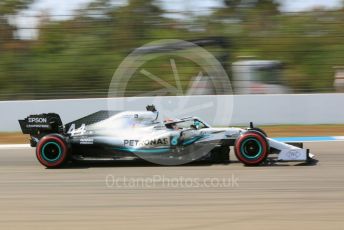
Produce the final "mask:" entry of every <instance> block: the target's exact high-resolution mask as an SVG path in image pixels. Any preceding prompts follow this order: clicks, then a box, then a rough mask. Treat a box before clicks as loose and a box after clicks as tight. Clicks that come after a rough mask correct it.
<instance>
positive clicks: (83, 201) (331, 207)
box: [0, 142, 344, 230]
mask: <svg viewBox="0 0 344 230" xmlns="http://www.w3.org/2000/svg"><path fill="white" fill-rule="evenodd" d="M306 147H309V148H311V149H312V150H313V151H312V152H313V153H314V154H316V156H317V159H318V160H319V162H318V164H317V165H313V166H297V165H295V164H286V165H280V166H261V167H244V166H243V165H241V164H240V163H238V162H234V163H231V164H229V165H207V164H199V165H188V166H178V167H175V166H173V167H163V166H153V165H150V164H128V163H116V164H111V165H108V164H106V165H81V166H78V167H73V168H65V169H58V170H51V169H50V170H49V169H45V168H44V167H42V166H41V165H40V164H39V163H38V162H37V160H36V159H35V156H34V151H33V150H32V149H30V150H25V149H11V150H4V149H2V150H0V229H171V230H173V229H226V230H228V229H264V230H266V229H306V228H308V229H312V230H314V229H344V151H343V150H344V142H331V143H309V144H306ZM233 159H234V157H233ZM163 177H164V179H163ZM106 178H107V179H108V180H107V181H106ZM153 178H154V183H152V179H153ZM214 178H215V179H214ZM210 180H212V183H211V182H210ZM220 180H225V181H226V182H225V183H224V181H222V182H221V181H220ZM230 180H232V181H231V183H229V181H230ZM106 182H107V183H106Z"/></svg>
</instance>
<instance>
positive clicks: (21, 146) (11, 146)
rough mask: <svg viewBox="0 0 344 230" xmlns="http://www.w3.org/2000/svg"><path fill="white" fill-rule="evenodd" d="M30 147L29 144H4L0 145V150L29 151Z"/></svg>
mask: <svg viewBox="0 0 344 230" xmlns="http://www.w3.org/2000/svg"><path fill="white" fill-rule="evenodd" d="M29 148H31V146H30V145H29V144H6V145H0V149H29Z"/></svg>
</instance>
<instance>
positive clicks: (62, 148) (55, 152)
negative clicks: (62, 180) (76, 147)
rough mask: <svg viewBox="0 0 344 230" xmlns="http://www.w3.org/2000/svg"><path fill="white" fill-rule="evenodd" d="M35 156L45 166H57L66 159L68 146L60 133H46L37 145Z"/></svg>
mask: <svg viewBox="0 0 344 230" xmlns="http://www.w3.org/2000/svg"><path fill="white" fill-rule="evenodd" d="M36 157H37V159H38V161H39V162H40V163H41V164H42V165H44V166H45V167H47V168H59V167H61V166H62V165H63V164H65V163H66V162H67V160H68V146H67V143H66V141H65V140H64V138H63V137H61V136H60V135H47V136H45V137H43V138H42V139H41V140H40V141H39V142H38V145H37V148H36Z"/></svg>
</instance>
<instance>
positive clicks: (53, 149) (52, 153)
mask: <svg viewBox="0 0 344 230" xmlns="http://www.w3.org/2000/svg"><path fill="white" fill-rule="evenodd" d="M41 155H42V158H43V159H44V160H45V161H48V162H55V161H58V160H59V159H60V158H61V156H62V149H61V147H60V145H59V144H58V143H56V142H53V141H50V142H47V143H45V144H44V145H43V147H42V151H41Z"/></svg>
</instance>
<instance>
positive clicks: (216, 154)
mask: <svg viewBox="0 0 344 230" xmlns="http://www.w3.org/2000/svg"><path fill="white" fill-rule="evenodd" d="M229 152H230V149H229V146H220V147H215V148H214V149H213V150H211V154H210V158H211V162H212V163H214V164H226V163H229Z"/></svg>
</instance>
